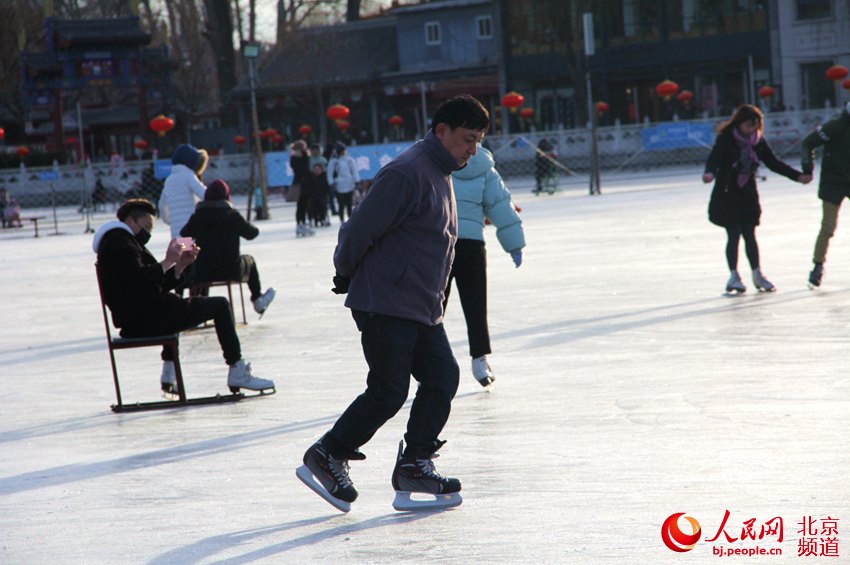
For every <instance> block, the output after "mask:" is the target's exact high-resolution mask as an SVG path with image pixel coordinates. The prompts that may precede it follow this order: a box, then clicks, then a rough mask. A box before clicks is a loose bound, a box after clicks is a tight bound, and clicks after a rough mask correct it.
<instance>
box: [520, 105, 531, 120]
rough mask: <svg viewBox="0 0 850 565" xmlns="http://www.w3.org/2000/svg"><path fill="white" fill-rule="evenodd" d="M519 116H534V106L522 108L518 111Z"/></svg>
mask: <svg viewBox="0 0 850 565" xmlns="http://www.w3.org/2000/svg"><path fill="white" fill-rule="evenodd" d="M519 117H520V118H525V119H526V120H529V119H531V118H533V117H534V108H523V109H522V110H520V111H519Z"/></svg>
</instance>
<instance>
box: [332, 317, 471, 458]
mask: <svg viewBox="0 0 850 565" xmlns="http://www.w3.org/2000/svg"><path fill="white" fill-rule="evenodd" d="M351 314H352V316H353V317H354V321H355V322H356V323H357V329H358V330H360V342H361V344H362V346H363V355H364V356H365V358H366V363H367V365H369V374H368V376H367V377H366V391H365V392H364V393H363V394H361V395H360V396H358V397H357V398H355V399H354V402H352V403H351V405H350V406H349V407H348V408H347V409H346V410H345V412H343V414H342V416H340V417H339V419H338V420H337V421H336V424H334V427H333V428H332V429H331V431H330V432H329V433H328V435H327V436H326V439H325V442H326V444H327V445H328V448H329V449H330V451H331V453H332V454H334V455H335V456H336V457H348V458H350V457H349V456H350V455H351V453H352V452H353V451H355V450H356V449H357V448H359V447H360V446H362V445H364V444H365V443H366V442H368V441H369V440H370V439H371V438H372V436H373V435H375V432H377V431H378V429H380V427H381V426H383V425H384V424H385V423H386V421H387V420H389V419H390V418H392V417H393V416H395V414H396V413H397V412H398V411H399V410H400V409H401V407H402V406H403V405H404V402H405V400H407V395H408V392H409V390H410V376H411V375H413V378H414V379H416V380H417V381H418V382H419V387H418V388H417V389H416V397H415V398H414V399H413V405H412V406H411V407H410V418H409V419H408V420H407V433H406V434H405V436H404V439H405V443H406V444H407V449H406V450H405V453H412V454H414V455H417V456H419V457H426V456H428V455H430V454H431V453H433V452H434V449H435V448H436V447H437V438H438V436H439V434H440V432H441V431H442V430H443V426H445V425H446V422H447V421H448V419H449V412H450V411H451V405H452V399H453V398H454V395H455V393H456V392H457V387H458V382H459V378H460V369H459V368H458V365H457V361H455V358H454V354H453V353H452V348H451V346H450V345H449V339H448V337H447V336H446V331H445V329H444V328H443V324H437V325H436V326H428V325H425V324H421V323H419V322H414V321H411V320H404V319H401V318H394V317H392V316H383V315H381V314H374V313H372V312H361V311H359V310H352V312H351Z"/></svg>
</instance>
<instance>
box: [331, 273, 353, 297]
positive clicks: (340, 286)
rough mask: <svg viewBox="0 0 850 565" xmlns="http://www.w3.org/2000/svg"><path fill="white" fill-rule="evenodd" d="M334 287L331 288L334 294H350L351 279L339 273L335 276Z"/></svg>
mask: <svg viewBox="0 0 850 565" xmlns="http://www.w3.org/2000/svg"><path fill="white" fill-rule="evenodd" d="M333 281H334V287H333V288H332V289H331V290H332V291H333V293H334V294H348V285H350V284H351V279H350V278H348V277H344V276H342V275H340V274H339V273H337V274H336V276H334V278H333Z"/></svg>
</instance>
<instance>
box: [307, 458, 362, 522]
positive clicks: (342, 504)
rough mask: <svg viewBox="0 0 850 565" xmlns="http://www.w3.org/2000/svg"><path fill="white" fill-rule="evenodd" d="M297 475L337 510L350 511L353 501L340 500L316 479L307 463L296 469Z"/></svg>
mask: <svg viewBox="0 0 850 565" xmlns="http://www.w3.org/2000/svg"><path fill="white" fill-rule="evenodd" d="M295 475H296V476H297V477H298V478H299V479H301V482H302V483H304V484H305V485H307V486H308V487H309V488H310V490H312V491H313V492H315V493H316V494H318V495H319V496H321V497H322V498H324V499H325V500H326V501H327V502H328V503H329V504H330V505H331V506H333V507H334V508H336V509H337V510H342V511H343V512H348V511H349V510H351V503H350V502H346V501H344V500H340V499H338V498H337V497H335V496H334V495H332V494H331V493H329V492H328V491H327V489H325V487H323V486H322V483H320V482H319V481H317V480H316V478H315V477H314V476H313V473H311V472H310V469H308V468H307V465H301V466H300V467H298V468H297V469H295Z"/></svg>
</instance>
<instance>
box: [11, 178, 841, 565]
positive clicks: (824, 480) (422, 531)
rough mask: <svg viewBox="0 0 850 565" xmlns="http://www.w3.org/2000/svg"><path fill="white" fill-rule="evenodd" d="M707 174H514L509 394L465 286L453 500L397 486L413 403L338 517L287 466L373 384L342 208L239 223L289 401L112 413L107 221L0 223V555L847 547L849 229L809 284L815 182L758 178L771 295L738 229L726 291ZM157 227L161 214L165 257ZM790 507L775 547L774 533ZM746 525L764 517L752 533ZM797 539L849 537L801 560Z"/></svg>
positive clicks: (135, 360)
mask: <svg viewBox="0 0 850 565" xmlns="http://www.w3.org/2000/svg"><path fill="white" fill-rule="evenodd" d="M700 173H701V171H700V170H698V169H693V170H688V171H679V172H678V173H677V174H655V175H649V174H640V175H633V176H629V175H619V176H617V177H611V176H608V177H606V176H604V175H603V179H602V180H603V186H602V190H603V195H602V196H595V197H590V196H587V195H586V192H587V188H586V183H587V181H586V179H578V180H576V181H574V182H573V183H571V184H570V186H569V187H568V189H567V190H565V191H563V192H560V193H558V194H556V195H554V196H546V197H535V196H533V195H532V194H530V192H529V190H528V188H526V187H519V188H514V200H515V202H516V203H517V204H518V205H519V206H521V208H522V217H523V220H524V226H525V229H526V235H527V239H528V247H527V248H526V252H525V262H524V264H523V265H522V267H521V268H520V269H514V267H513V264H512V262H511V260H510V257H509V256H508V255H507V254H505V253H503V252H502V251H501V249H500V248H499V246H498V243H497V242H496V239H495V233H494V232H493V229H492V228H489V229H488V230H487V241H488V246H487V248H488V250H489V257H488V258H489V312H490V329H491V335H492V338H493V350H494V351H493V354H492V356H491V364H492V365H493V368H494V370H495V372H496V377H497V381H496V386H495V388H494V390H493V391H492V392H485V391H483V390H482V389H481V387H480V386H479V385H478V384H477V382H476V381H475V380H474V379H473V377H472V376H471V374H470V369H469V356H468V351H467V341H466V327H465V324H464V322H463V317H462V314H461V310H460V307H459V303H458V302H457V297H456V294H453V296H452V300H451V302H450V304H449V310H448V313H447V316H446V320H445V325H446V329H447V332H448V334H449V337H450V339H451V341H452V346H453V347H454V350H455V354H456V356H457V358H458V360H459V363H460V366H461V385H460V389H459V390H458V394H457V397H456V399H455V401H454V404H453V411H452V415H451V418H450V420H449V423H448V426H447V427H446V429H445V430H444V432H443V434H442V437H443V439H446V440H448V443H447V444H446V446H445V447H444V448H443V449H442V450H441V455H442V457H441V458H440V459H438V460H437V462H436V463H437V468H438V470H439V471H441V472H443V473H444V474H447V475H450V476H456V477H458V478H460V479H461V480H462V481H463V495H464V502H463V505H462V506H460V507H458V508H456V509H453V510H449V511H444V512H436V513H420V514H412V513H398V512H395V511H394V510H393V509H392V506H391V502H392V499H393V494H394V493H393V490H392V487H391V485H390V473H391V471H392V467H393V463H394V459H395V455H396V447H397V443H398V441H399V439H400V438H401V436H402V435H403V433H404V426H405V422H406V412H407V407H406V408H405V409H403V411H402V412H401V413H400V414H399V415H398V416H397V417H396V418H395V419H393V420H391V421H390V422H389V423H388V424H387V425H386V426H385V427H384V428H383V429H382V430H381V431H379V432H378V434H377V435H376V436H375V438H374V439H373V440H372V441H371V442H370V443H369V444H367V445H366V446H365V447H364V448H363V451H364V452H365V453H366V454H367V456H368V459H367V460H366V461H363V462H353V463H352V470H351V474H352V478H353V480H354V482H355V484H356V486H357V488H358V489H359V491H360V498H359V499H358V500H357V502H356V503H355V504H354V507H353V509H352V511H351V512H350V513H349V514H341V513H339V512H337V511H336V510H335V509H334V508H332V507H331V506H330V505H328V504H327V503H326V502H325V501H323V500H322V499H320V498H319V497H318V496H316V495H315V494H314V493H313V492H311V491H310V490H308V489H307V488H305V487H304V485H303V484H301V482H300V481H298V479H297V478H296V477H295V474H294V470H295V468H296V466H298V465H299V464H300V462H301V456H302V454H303V452H304V451H305V449H306V448H307V447H308V446H309V445H310V444H311V443H312V442H313V441H315V440H316V439H317V438H318V437H319V436H320V435H321V434H322V433H324V432H325V431H326V430H327V429H328V428H329V427H330V426H331V424H332V423H333V421H334V420H335V419H336V417H337V416H338V415H339V414H340V413H341V411H342V410H343V409H344V408H345V407H346V406H347V405H348V403H349V402H350V401H351V400H352V399H353V398H354V397H355V396H356V395H357V394H359V393H360V392H361V391H362V389H363V387H364V383H365V375H366V367H365V363H364V361H363V357H362V353H361V350H360V344H359V336H358V334H357V331H356V329H355V326H354V322H353V320H352V319H351V316H350V314H349V312H348V310H347V309H346V308H344V307H343V305H342V303H343V299H342V297H339V296H336V295H334V294H332V293H331V292H330V287H331V280H330V279H331V276H332V274H333V267H332V263H331V255H332V252H333V249H334V245H335V241H336V228H337V225H338V222H337V221H336V220H335V221H334V226H333V227H331V228H325V229H319V230H318V233H317V235H316V236H315V237H313V238H308V239H297V240H296V239H295V225H294V208H293V207H292V205H285V206H284V205H283V203H282V201H279V200H276V201H275V203H274V206H273V208H272V220H271V221H268V222H262V223H260V224H259V226H260V228H261V231H262V233H261V235H260V237H259V238H258V239H257V240H255V241H253V242H244V243H243V245H242V250H243V252H244V253H250V254H252V255H254V256H255V258H256V259H257V262H258V265H259V268H260V273H261V277H262V281H263V284H264V286H269V285H270V286H274V287H276V288H277V290H278V295H277V296H278V297H277V299H276V301H275V302H274V304H273V305H272V306H271V307H270V309H269V311H268V312H267V313H266V315H265V316H264V318H263V319H262V320H258V319H257V316H256V314H254V313H253V312H252V311H250V312H249V314H248V316H249V324H248V325H247V326H242V325H240V326H239V327H238V332H239V335H240V338H241V340H242V346H243V352H244V354H245V357H246V359H247V360H249V361H250V362H251V363H252V364H253V367H254V373H255V374H256V375H257V376H260V377H266V378H272V379H274V380H275V381H276V384H277V390H278V392H277V394H276V395H274V396H271V397H268V398H263V399H255V400H246V401H243V402H239V403H237V404H230V405H219V406H203V407H194V408H187V409H178V410H171V411H158V412H146V413H132V414H114V413H112V412H111V411H110V409H109V407H110V405H111V404H112V403H114V402H115V396H114V387H113V384H112V376H111V371H110V367H109V358H108V354H107V348H106V343H105V339H104V331H103V322H102V318H101V313H100V305H99V301H98V295H97V286H96V280H95V275H94V268H93V263H94V259H95V257H94V254H93V253H92V251H91V247H90V243H91V234H84V233H83V227H84V224H83V223H80V221H79V219H77V220H76V221H75V222H67V221H66V222H64V223H60V225H59V231H60V232H62V234H61V235H58V236H57V235H52V234H53V231H54V229H53V226H52V222H49V221H43V222H42V223H41V224H40V232H41V237H39V238H38V239H35V238H33V237H32V236H33V231H32V228H31V226H27V227H25V228H23V229H16V230H4V231H3V232H2V233H0V288H2V315H0V320H2V323H0V374H2V383H3V386H4V390H5V399H4V400H5V401H4V403H3V406H2V408H1V409H0V453H2V455H0V563H3V564H7V563H8V564H14V565H17V564H130V563H132V564H137V563H139V564H165V563H177V564H184V563H185V564H195V563H197V564H212V563H221V564H224V563H227V564H237V563H287V564H288V563H357V564H360V563H381V564H394V563H417V564H418V563H440V564H472V563H528V564H539V563H556V564H557V563H580V564H597V563H598V564H630V563H648V564H655V563H689V564H690V563H711V562H714V561H716V560H717V558H716V557H715V555H714V554H715V553H716V551H717V549H718V548H720V549H723V550H724V551H725V550H726V549H732V550H736V549H737V550H742V551H744V552H746V551H749V550H751V549H752V550H754V551H757V550H758V548H763V549H766V550H775V549H780V550H781V551H782V556H777V555H770V556H768V555H762V556H755V557H745V556H739V555H733V556H730V557H728V558H725V557H724V561H725V562H729V563H786V562H787V563H797V562H806V563H817V562H822V563H838V562H845V563H847V562H850V560H849V559H848V556H850V371H848V369H850V367H848V365H850V361H848V341H849V340H848V338H850V336H848V326H850V226H848V225H847V223H846V218H845V220H842V221H843V222H845V224H844V225H841V224H839V227H838V233H837V235H836V237H835V238H834V239H833V242H832V247H831V250H830V262H829V263H828V264H827V269H826V276H825V279H824V286H823V287H822V288H821V289H819V290H816V291H813V290H809V289H808V288H807V286H806V278H807V273H808V271H809V269H810V268H811V253H812V247H813V244H814V239H815V236H816V235H817V230H818V227H819V223H820V201H819V200H818V199H817V198H816V196H815V193H816V190H817V188H816V183H817V179H815V182H814V183H812V184H811V185H808V186H802V185H799V184H794V183H792V182H790V181H788V180H786V179H784V178H782V177H779V176H778V175H775V174H772V173H768V180H767V181H766V182H762V183H761V184H760V189H761V194H762V207H763V209H764V214H763V217H762V226H761V227H760V228H759V231H758V236H759V241H760V244H761V253H762V266H763V270H764V272H765V274H766V275H767V276H768V277H769V278H771V280H772V281H773V282H774V283H775V284H776V286H777V287H778V292H776V293H773V294H759V293H757V292H754V291H753V289H752V284H751V276H750V270H749V268H748V267H747V265H746V259H745V258H744V254H743V249H742V250H741V261H740V270H741V274H742V276H743V278H744V281H745V283H746V284H747V285H748V286H749V287H750V290H749V291H748V292H747V293H746V295H744V296H741V297H727V296H725V295H724V294H723V288H724V285H725V282H726V278H727V275H728V272H727V270H726V266H725V261H724V256H723V249H724V244H725V234H724V232H723V231H722V230H721V229H720V228H717V227H715V226H712V225H711V224H709V223H708V221H707V218H706V207H707V202H708V195H709V192H710V186H708V185H703V184H702V183H701V182H700V179H699V176H700ZM208 180H210V179H208ZM239 207H240V208H241V209H244V204H243V203H241V202H240V203H239ZM25 212H26V211H25ZM846 213H847V212H846V211H845V214H846ZM110 217H111V216H110V215H109V214H98V216H97V217H96V221H95V222H94V226H95V227H97V226H99V225H100V224H101V223H103V222H104V221H106V220H107V219H108V218H110ZM167 235H168V230H167V227H166V226H165V225H164V224H161V223H160V224H158V225H157V227H156V228H155V230H154V235H153V239H152V241H151V243H150V244H149V247H150V248H151V249H152V250H153V251H154V252H155V254H157V256H158V257H161V255H162V253H163V251H164V248H165V245H166V242H167V241H166V240H167ZM217 290H219V291H220V290H221V289H217ZM214 293H216V292H215V290H214ZM216 294H217V293H216ZM249 308H250V304H249ZM117 359H118V365H119V370H120V373H121V375H122V383H123V388H122V393H123V396H124V399H125V401H127V402H130V401H141V400H157V399H159V372H160V361H159V353H158V351H157V350H156V349H134V350H129V351H119V352H117ZM181 361H182V363H183V370H184V375H185V379H186V386H187V390H188V392H189V395H190V396H198V395H208V394H215V393H217V392H225V391H226V386H225V379H226V366H225V365H224V363H223V362H222V359H221V354H220V349H219V346H218V343H217V341H216V338H215V333H214V331H213V330H211V329H208V330H202V331H192V332H188V333H185V334H184V335H183V336H182V338H181ZM414 390H415V388H414V387H411V393H412V392H413V391H414ZM727 510H728V511H729V517H728V520H727V521H726V522H725V525H724V523H723V518H724V514H725V512H726V511H727ZM680 512H682V513H685V514H686V515H687V516H688V517H693V518H694V519H695V520H697V521H698V522H699V524H700V525H701V539H700V541H699V542H697V544H696V546H695V547H694V548H693V549H692V550H690V551H688V552H686V553H674V552H673V551H671V550H670V549H668V548H667V547H666V546H665V544H664V542H663V541H662V536H661V526H662V523H663V522H664V521H665V520H666V519H667V517H668V516H670V515H672V514H674V513H680ZM777 517H779V518H782V520H783V524H784V527H783V529H782V533H783V539H782V541H779V539H778V535H776V532H774V533H773V534H771V533H770V532H769V528H768V529H767V530H768V531H767V533H766V528H765V525H766V524H767V523H769V522H770V521H771V520H772V519H774V518H777ZM804 517H809V518H811V519H812V520H816V521H817V520H823V519H826V518H832V519H838V520H839V521H838V522H837V524H838V536H837V539H838V541H837V542H835V543H831V542H829V541H828V540H827V539H826V538H828V537H830V536H823V535H820V534H819V533H818V532H820V531H821V530H820V529H819V528H808V529H805V530H804V533H801V532H800V530H801V526H800V525H799V523H798V522H802V521H804ZM749 520H752V521H751V522H749V524H751V525H752V532H753V537H755V538H756V539H750V537H747V535H744V536H743V537H742V530H744V531H745V534H746V531H747V521H749ZM679 524H680V525H681V526H682V529H683V530H684V533H686V534H687V533H690V531H689V530H688V525H687V524H688V523H687V522H685V521H684V518H683V519H681V520H679ZM772 524H774V525H775V524H776V522H775V521H773V522H772ZM811 524H816V525H820V524H822V522H812V523H811ZM721 530H722V531H721ZM715 534H719V537H718V538H717V539H716V540H715V541H714V542H709V541H707V540H708V539H710V538H712V537H715ZM726 535H728V536H730V537H731V538H734V539H733V541H728V540H727V538H726ZM760 537H761V538H762V539H759V538H760ZM833 537H834V536H833ZM804 545H805V546H806V547H809V548H810V549H811V547H812V546H813V545H814V547H815V553H816V554H819V553H821V552H822V551H826V552H828V551H831V548H833V547H835V548H836V549H837V551H838V553H839V557H837V558H836V557H831V558H830V557H809V558H801V557H799V556H798V548H800V547H802V546H804Z"/></svg>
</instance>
